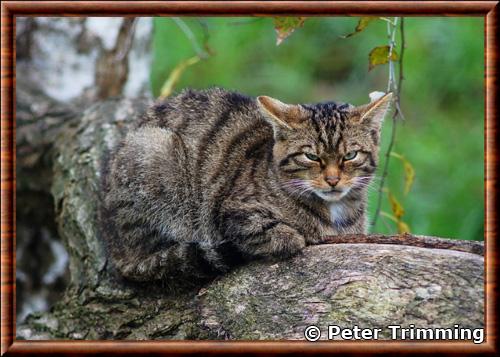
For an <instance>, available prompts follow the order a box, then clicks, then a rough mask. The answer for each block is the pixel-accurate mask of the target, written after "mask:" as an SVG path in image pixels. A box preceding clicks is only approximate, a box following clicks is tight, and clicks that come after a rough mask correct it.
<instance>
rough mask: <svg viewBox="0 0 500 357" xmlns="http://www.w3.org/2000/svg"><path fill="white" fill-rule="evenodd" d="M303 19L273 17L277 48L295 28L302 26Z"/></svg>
mask: <svg viewBox="0 0 500 357" xmlns="http://www.w3.org/2000/svg"><path fill="white" fill-rule="evenodd" d="M305 20H306V18H305V17H275V18H274V29H275V30H276V46H279V45H280V44H281V43H282V42H283V41H284V40H285V39H286V38H287V37H288V36H290V35H291V34H292V32H293V31H295V29H296V28H298V27H302V26H303V25H304V21H305Z"/></svg>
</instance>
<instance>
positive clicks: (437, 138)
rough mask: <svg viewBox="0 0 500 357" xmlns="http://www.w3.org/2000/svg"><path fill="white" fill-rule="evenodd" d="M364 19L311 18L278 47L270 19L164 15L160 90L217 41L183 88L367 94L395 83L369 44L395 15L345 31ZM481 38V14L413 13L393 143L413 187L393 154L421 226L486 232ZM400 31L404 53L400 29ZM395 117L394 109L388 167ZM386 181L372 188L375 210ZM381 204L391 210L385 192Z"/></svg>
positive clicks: (348, 98)
mask: <svg viewBox="0 0 500 357" xmlns="http://www.w3.org/2000/svg"><path fill="white" fill-rule="evenodd" d="M357 22H358V18H347V17H328V18H308V19H307V20H306V21H305V23H304V25H303V27H301V28H298V29H297V30H296V31H295V32H294V33H293V34H292V35H291V36H290V37H289V38H287V39H286V40H285V41H284V42H283V43H282V44H281V45H279V46H276V35H275V30H274V23H273V19H272V18H230V17H227V18H182V19H180V20H176V19H172V18H156V19H155V20H154V31H155V32H154V38H153V63H152V68H151V85H152V90H153V93H154V94H155V95H156V96H157V95H158V94H159V93H160V89H161V87H162V85H163V84H164V82H165V81H166V80H167V78H169V76H170V74H171V73H172V71H173V70H174V69H175V68H176V67H177V66H178V65H179V63H181V62H182V61H184V60H186V59H188V58H191V57H193V56H194V55H196V54H197V53H200V52H205V51H208V52H209V53H210V55H209V56H207V58H205V59H203V60H202V61H200V62H198V63H196V64H194V65H192V66H190V67H188V68H186V70H185V71H184V72H183V73H182V74H181V76H180V79H179V81H178V83H177V85H176V86H175V91H179V90H181V89H182V88H185V87H191V88H206V87H210V86H221V87H225V88H228V89H232V90H236V91H239V92H241V93H245V94H248V95H254V96H256V95H263V94H265V95H269V96H273V97H275V98H279V99H280V100H282V101H285V102H290V103H310V102H318V101H325V100H334V101H341V102H349V103H352V104H355V105H360V104H364V103H366V102H368V101H369V99H368V93H370V92H372V91H375V90H381V91H386V89H387V81H388V65H387V64H385V65H380V66H377V67H375V68H374V69H372V70H371V71H368V54H369V52H370V50H371V49H372V48H374V47H376V46H380V45H386V44H387V42H388V39H387V26H386V25H387V24H386V22H385V21H382V20H376V21H373V22H372V23H370V25H369V26H368V27H367V28H366V30H365V31H363V32H361V33H359V34H356V35H355V36H352V37H349V38H342V37H341V36H342V35H345V34H348V33H350V32H352V31H353V30H354V28H355V27H356V24H357ZM190 37H192V38H190ZM483 37H484V34H483V19H482V18H449V17H447V18H433V17H420V18H405V39H406V48H405V53H404V62H403V64H404V69H403V73H404V81H403V87H402V94H401V101H402V105H401V107H402V111H403V113H404V116H405V120H404V121H402V120H399V122H398V128H397V135H396V141H395V144H394V147H393V151H394V152H396V153H398V154H400V155H403V156H404V157H405V158H406V160H407V161H408V162H409V163H410V164H411V166H412V167H413V169H414V171H415V179H414V182H413V186H412V188H411V191H410V192H409V193H408V194H407V195H405V194H404V185H405V173H404V169H403V164H402V161H400V160H398V159H396V158H394V157H393V158H391V160H390V165H389V174H388V177H387V180H386V186H387V187H388V189H389V190H390V191H391V192H392V193H393V195H394V196H395V197H396V198H397V200H398V201H399V202H400V203H401V205H402V206H403V207H404V211H405V213H404V215H403V217H402V220H403V221H404V222H405V223H407V224H408V226H409V228H410V231H411V232H412V233H414V234H425V235H435V236H441V237H450V238H459V239H468V240H483V235H484V223H483V220H484V196H483V194H484V145H483V144H484V131H483V130H484V108H483V103H484V98H483V96H484V90H483V84H484V83H483V81H484V75H483V74H484V73H483V71H484V62H483V61H484V45H483ZM396 41H397V45H398V51H400V48H399V46H400V43H401V42H400V37H399V33H398V36H397V38H396ZM205 47H208V49H206V48H205ZM391 125H392V120H391V116H389V115H388V116H387V117H386V121H385V124H384V129H383V139H382V147H381V152H380V158H381V161H380V165H379V169H381V168H382V166H383V163H384V160H385V159H384V154H385V151H386V148H387V145H388V143H389V141H390V132H391ZM378 175H379V176H380V175H381V170H379V172H378ZM377 183H378V181H376V182H375V183H374V185H373V187H374V189H373V190H371V191H370V205H369V206H370V217H373V213H374V211H375V206H376V199H377V197H376V196H377V192H376V191H377V187H378V186H377ZM382 211H384V212H387V213H388V214H392V210H391V205H390V203H389V200H388V196H387V195H386V194H384V196H383V204H382ZM396 231H397V229H396V225H395V224H394V222H392V221H391V220H390V219H387V218H382V219H381V218H379V220H378V223H377V225H376V226H375V227H373V229H372V232H381V233H395V232H396Z"/></svg>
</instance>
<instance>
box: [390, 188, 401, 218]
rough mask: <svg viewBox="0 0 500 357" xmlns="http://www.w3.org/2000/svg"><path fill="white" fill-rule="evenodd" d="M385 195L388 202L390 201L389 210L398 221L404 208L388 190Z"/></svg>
mask: <svg viewBox="0 0 500 357" xmlns="http://www.w3.org/2000/svg"><path fill="white" fill-rule="evenodd" d="M387 196H388V197H389V202H390V203H391V210H392V213H393V214H394V216H395V217H396V219H397V220H398V221H399V220H400V218H401V217H403V216H404V214H405V210H404V208H403V206H401V204H400V203H399V201H398V200H397V199H396V196H394V195H393V194H392V193H391V192H390V191H388V192H387Z"/></svg>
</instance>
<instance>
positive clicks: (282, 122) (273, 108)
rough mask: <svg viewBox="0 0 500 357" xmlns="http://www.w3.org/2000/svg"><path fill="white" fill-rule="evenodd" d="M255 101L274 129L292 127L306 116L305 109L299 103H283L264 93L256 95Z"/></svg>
mask: <svg viewBox="0 0 500 357" xmlns="http://www.w3.org/2000/svg"><path fill="white" fill-rule="evenodd" d="M257 103H258V104H259V108H260V110H261V112H262V114H264V117H265V118H266V119H267V120H268V121H269V122H270V123H271V124H272V125H273V127H274V128H275V129H279V128H281V129H293V128H294V127H296V126H298V125H299V124H300V123H301V122H302V121H303V120H304V119H305V117H306V113H305V110H304V109H303V108H302V107H301V106H300V105H293V104H285V103H282V102H280V101H279V100H278V99H274V98H271V97H267V96H264V95H262V96H260V97H257Z"/></svg>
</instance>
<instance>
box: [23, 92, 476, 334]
mask: <svg viewBox="0 0 500 357" xmlns="http://www.w3.org/2000/svg"><path fill="white" fill-rule="evenodd" d="M149 104H150V103H149V101H148V100H145V99H112V100H107V101H103V102H99V103H97V104H96V105H93V106H92V107H90V108H88V109H87V110H85V111H84V112H83V113H80V114H76V113H73V114H71V118H69V119H68V118H67V120H65V123H64V124H61V125H59V129H58V130H57V133H53V134H54V135H53V136H52V137H51V140H53V141H52V144H51V146H50V153H51V155H50V157H49V158H48V159H47V165H49V166H50V167H51V168H52V170H50V172H51V175H48V176H47V181H44V186H45V187H48V185H50V194H51V196H52V197H53V200H54V209H55V216H56V221H57V232H58V234H59V236H60V237H61V239H62V241H63V243H64V246H65V247H66V249H67V251H68V254H69V267H70V269H69V270H70V284H69V287H68V289H67V291H66V293H65V295H64V297H63V299H62V300H61V301H60V302H59V303H57V304H56V305H55V306H54V307H53V309H52V310H51V311H50V312H47V313H38V314H33V315H31V316H30V317H29V318H28V319H27V322H26V324H24V325H21V326H18V328H17V335H18V338H25V339H52V338H57V339H303V333H304V329H305V327H306V326H308V325H318V326H319V327H320V328H321V327H322V328H325V327H326V325H339V326H341V327H349V326H353V325H358V326H360V327H363V328H381V327H385V326H387V325H391V324H393V325H402V326H408V325H409V324H414V325H415V326H418V327H438V326H439V327H453V326H454V325H455V324H459V325H460V327H471V328H477V327H483V326H484V270H483V269H484V259H483V257H482V256H481V255H480V254H475V253H474V252H480V251H481V250H482V244H481V243H474V242H468V243H465V242H464V243H453V241H448V240H444V239H437V238H433V239H430V238H429V239H427V238H422V237H414V238H413V237H412V236H398V237H392V238H391V237H381V238H382V239H381V240H379V241H376V239H375V238H373V239H374V240H375V241H374V240H373V239H372V240H370V239H371V238H370V237H360V239H361V241H366V243H357V244H356V243H355V239H356V238H355V237H351V239H352V241H351V242H349V241H348V240H346V241H340V242H338V241H337V242H334V241H335V238H332V242H334V243H332V244H324V245H318V246H312V247H308V248H307V249H305V250H304V252H303V253H302V254H300V255H298V256H296V257H294V258H292V259H289V260H285V261H280V262H263V261H262V262H253V263H251V264H248V265H245V266H242V267H240V268H238V269H235V270H234V271H232V272H230V273H229V274H227V275H225V276H221V277H219V278H217V279H216V280H214V281H212V282H210V283H208V284H206V285H205V286H203V287H200V288H198V289H192V290H190V291H184V292H169V291H166V290H165V289H163V288H162V287H161V286H156V285H152V284H142V285H137V284H132V283H127V282H125V281H122V280H120V279H118V278H116V277H115V276H114V275H113V273H112V272H111V271H110V269H109V264H108V262H107V260H106V257H105V254H104V251H103V247H102V244H101V240H100V238H99V234H100V233H99V231H98V226H97V224H96V214H97V210H98V204H99V201H100V196H99V182H100V168H101V165H102V164H103V162H104V161H105V159H106V157H107V155H108V153H109V151H110V150H111V149H112V148H113V147H114V146H115V145H116V144H117V143H118V141H119V140H120V139H121V138H122V137H123V136H124V134H125V133H126V131H127V128H128V127H129V126H130V124H131V123H132V122H133V121H134V119H135V118H137V116H138V115H139V114H140V113H141V112H143V111H144V110H145V108H146V107H147V106H148V105H149ZM47 118H50V116H49V117H47ZM47 120H48V119H47ZM35 151H36V150H35ZM379 238H380V237H379ZM363 239H364V240H363ZM412 239H415V242H422V241H424V242H428V244H427V245H425V244H424V246H431V247H432V246H437V247H440V248H451V249H429V248H425V247H418V246H411V243H412ZM395 242H396V243H399V244H400V245H395V244H379V243H395ZM433 242H434V243H433ZM436 242H439V244H438V245H436V244H435V243H436ZM406 243H409V244H410V245H404V244H406ZM402 244H403V245H402ZM416 245H419V244H416ZM457 247H458V248H460V247H461V248H462V249H458V248H457ZM464 247H465V248H464ZM455 248H457V250H454V249H455ZM459 250H465V251H459ZM324 337H325V336H323V338H324ZM381 337H382V338H387V337H388V335H387V334H384V333H383V334H382V335H381Z"/></svg>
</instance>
